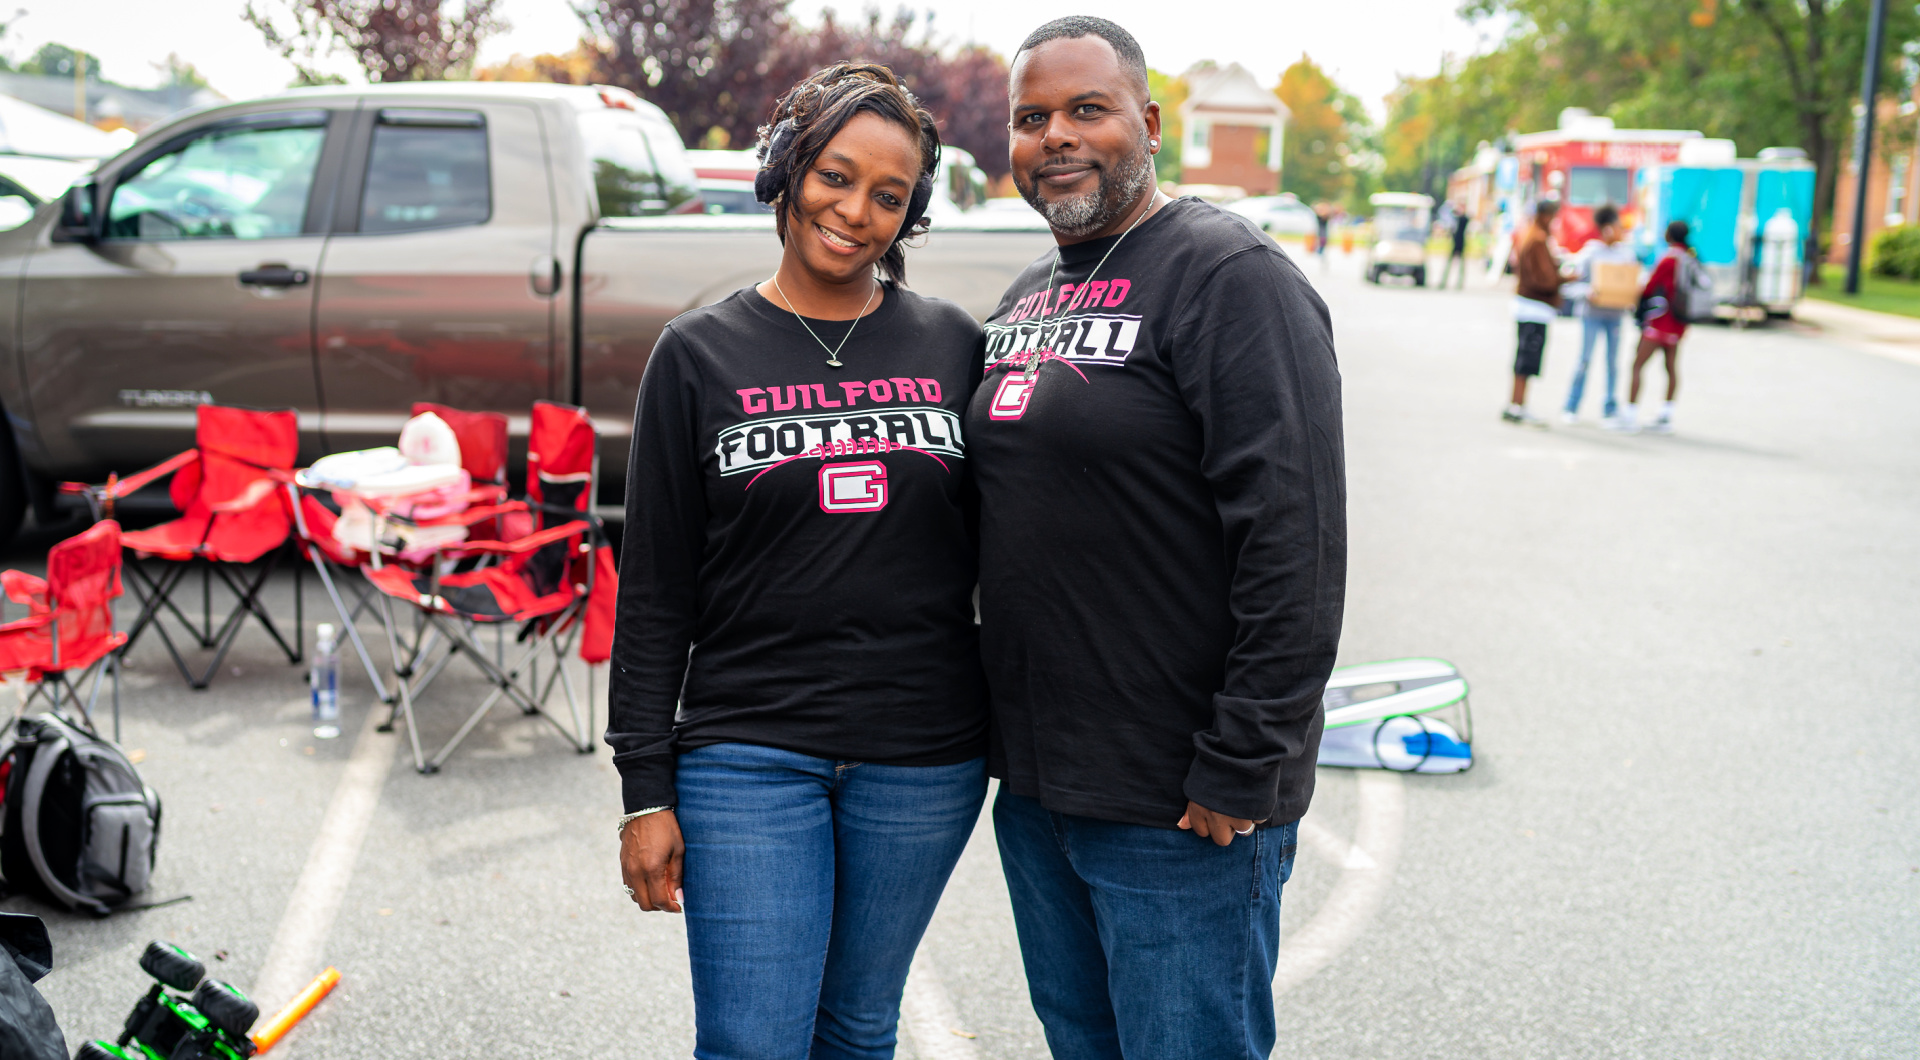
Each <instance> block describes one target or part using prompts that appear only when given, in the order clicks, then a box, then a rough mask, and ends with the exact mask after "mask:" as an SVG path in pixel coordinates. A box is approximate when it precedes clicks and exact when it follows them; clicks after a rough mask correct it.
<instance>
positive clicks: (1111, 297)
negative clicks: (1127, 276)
mask: <svg viewBox="0 0 1920 1060" xmlns="http://www.w3.org/2000/svg"><path fill="white" fill-rule="evenodd" d="M1131 290H1133V281H1132V280H1115V281H1113V286H1111V287H1109V288H1107V301H1106V304H1107V305H1108V306H1109V307H1111V306H1117V305H1119V304H1120V303H1122V302H1124V301H1126V300H1127V292H1128V291H1131Z"/></svg>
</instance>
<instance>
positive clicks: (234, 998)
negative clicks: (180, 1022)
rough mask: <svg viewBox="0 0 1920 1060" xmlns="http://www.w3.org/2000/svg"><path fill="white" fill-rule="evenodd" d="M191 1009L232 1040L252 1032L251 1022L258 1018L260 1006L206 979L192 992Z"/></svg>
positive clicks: (219, 982) (213, 980)
mask: <svg viewBox="0 0 1920 1060" xmlns="http://www.w3.org/2000/svg"><path fill="white" fill-rule="evenodd" d="M193 1007H194V1008H197V1009H199V1010H200V1013H201V1015H203V1016H205V1017H207V1019H209V1020H211V1021H212V1022H213V1025H214V1026H216V1027H218V1028H220V1029H221V1030H223V1031H225V1032H227V1033H228V1034H230V1035H232V1036H233V1037H234V1038H236V1039H242V1038H245V1037H246V1036H247V1032H248V1031H250V1030H252V1029H253V1024H254V1021H255V1020H258V1019H259V1018H260V1006H258V1005H256V1004H254V1003H253V1002H252V1001H249V1000H247V995H245V994H243V993H241V992H240V991H239V990H237V989H235V988H234V987H231V986H229V985H227V984H226V983H223V982H221V981H220V980H218V979H208V980H205V981H203V982H202V983H201V984H200V988H199V989H198V990H195V991H194V992H193Z"/></svg>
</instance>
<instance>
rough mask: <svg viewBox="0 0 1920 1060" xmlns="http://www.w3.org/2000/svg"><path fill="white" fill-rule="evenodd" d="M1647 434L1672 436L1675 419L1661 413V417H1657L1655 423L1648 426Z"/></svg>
mask: <svg viewBox="0 0 1920 1060" xmlns="http://www.w3.org/2000/svg"><path fill="white" fill-rule="evenodd" d="M1647 433H1648V434H1672V433H1673V417H1671V416H1668V415H1667V414H1666V413H1661V414H1660V415H1658V416H1655V417H1654V419H1653V422H1652V423H1649V424H1647Z"/></svg>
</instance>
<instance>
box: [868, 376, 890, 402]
mask: <svg viewBox="0 0 1920 1060" xmlns="http://www.w3.org/2000/svg"><path fill="white" fill-rule="evenodd" d="M867 396H868V397H870V398H872V399H873V400H875V401H892V400H893V388H892V387H891V386H888V385H887V381H886V380H885V379H875V380H874V381H873V382H871V383H868V384H867Z"/></svg>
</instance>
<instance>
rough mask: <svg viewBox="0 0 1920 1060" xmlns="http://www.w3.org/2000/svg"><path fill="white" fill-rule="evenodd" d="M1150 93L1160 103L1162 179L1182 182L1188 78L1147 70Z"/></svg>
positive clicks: (1157, 164)
mask: <svg viewBox="0 0 1920 1060" xmlns="http://www.w3.org/2000/svg"><path fill="white" fill-rule="evenodd" d="M1147 94H1148V96H1150V97H1151V98H1152V99H1153V100H1154V102H1156V103H1159V104H1160V153H1159V154H1157V155H1155V156H1154V157H1153V167H1154V171H1155V172H1156V173H1157V174H1158V175H1159V177H1160V179H1161V180H1170V181H1173V182H1174V183H1175V184H1178V183H1180V176H1181V174H1180V145H1181V144H1182V143H1184V142H1185V141H1184V140H1183V139H1182V136H1183V135H1184V134H1185V131H1186V130H1185V128H1184V123H1183V122H1181V120H1180V104H1182V103H1185V102H1186V101H1187V79H1186V78H1184V77H1180V76H1178V75H1176V74H1163V73H1161V72H1160V71H1158V70H1148V71H1147Z"/></svg>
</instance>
